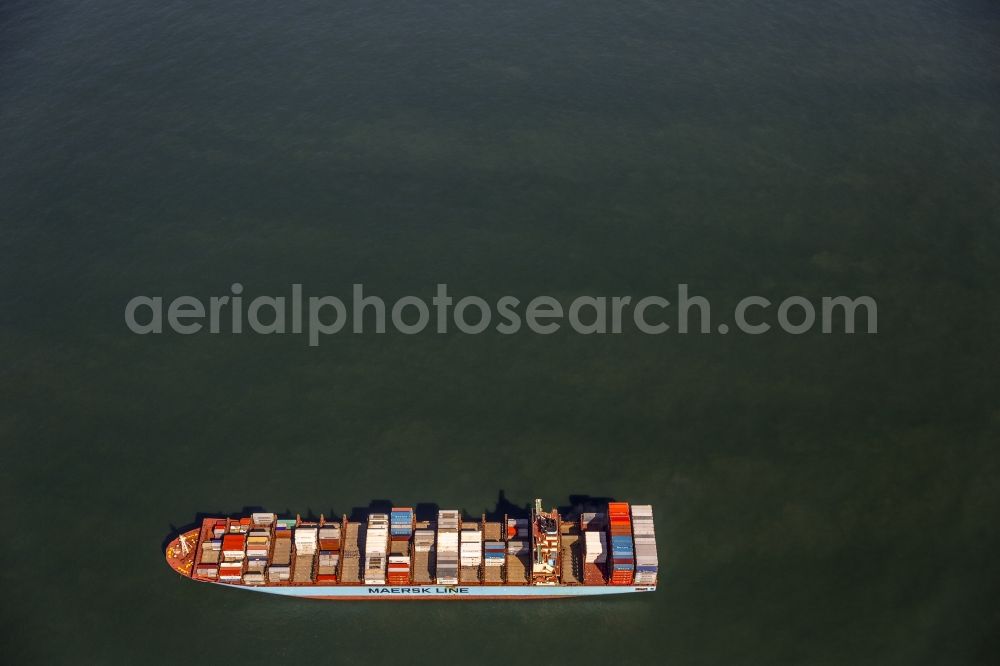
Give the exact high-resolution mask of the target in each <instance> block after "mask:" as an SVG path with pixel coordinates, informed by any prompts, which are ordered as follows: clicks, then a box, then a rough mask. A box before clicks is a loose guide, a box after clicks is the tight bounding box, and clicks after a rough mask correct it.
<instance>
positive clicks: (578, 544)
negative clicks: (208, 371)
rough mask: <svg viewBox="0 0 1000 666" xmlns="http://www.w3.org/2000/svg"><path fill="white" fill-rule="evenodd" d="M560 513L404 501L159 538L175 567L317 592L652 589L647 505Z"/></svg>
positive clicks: (303, 593) (391, 594)
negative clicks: (475, 516)
mask: <svg viewBox="0 0 1000 666" xmlns="http://www.w3.org/2000/svg"><path fill="white" fill-rule="evenodd" d="M601 508H605V510H604V511H601V512H593V513H580V514H579V515H577V516H576V517H575V518H573V519H568V518H567V519H564V518H563V517H562V516H560V514H559V512H558V511H557V510H556V509H552V510H550V511H544V510H543V509H542V501H541V500H535V503H534V508H533V509H532V510H531V511H530V512H529V517H528V518H513V517H508V515H506V514H504V515H503V517H502V518H497V519H495V520H488V519H487V517H486V516H485V515H483V516H482V517H481V518H480V520H478V521H475V520H473V521H470V520H466V519H465V518H464V517H463V515H462V513H461V512H460V511H458V510H441V511H438V512H437V515H436V516H434V518H436V520H417V517H416V515H415V512H414V510H413V509H412V508H409V507H393V508H392V510H391V511H389V512H388V513H374V512H370V513H368V515H367V517H366V518H365V519H364V520H360V521H352V520H348V518H347V516H342V517H341V518H340V520H339V521H338V520H333V521H330V520H327V519H326V518H325V517H324V516H320V518H319V520H318V521H306V520H303V519H302V518H301V516H296V517H295V518H294V519H286V518H278V516H277V515H276V514H273V513H251V514H250V515H249V516H244V517H238V518H204V519H203V520H202V522H201V525H200V526H199V527H196V528H195V529H192V530H190V531H187V532H184V533H183V534H180V535H178V536H177V537H176V538H175V539H174V540H173V541H171V542H170V544H169V545H168V546H167V549H166V559H167V563H168V564H169V565H170V567H171V568H172V569H173V570H174V571H176V572H177V573H178V574H180V575H182V576H184V577H185V578H191V579H192V580H195V581H200V582H206V583H214V584H218V585H226V586H230V587H234V588H238V589H241V590H251V591H254V592H264V593H268V594H280V595H284V596H290V597H303V598H306V599H326V600H362V599H364V600H385V599H448V600H456V599H464V600H471V599H556V598H564V597H585V596H594V595H608V594H622V593H630V592H652V591H655V590H656V579H657V571H658V568H659V560H658V559H657V554H656V534H655V531H654V528H653V509H652V507H651V506H649V505H630V504H629V503H628V502H609V503H607V505H606V507H605V506H603V505H602V506H601Z"/></svg>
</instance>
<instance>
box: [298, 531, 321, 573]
mask: <svg viewBox="0 0 1000 666" xmlns="http://www.w3.org/2000/svg"><path fill="white" fill-rule="evenodd" d="M318 531H319V530H317V528H315V527H297V528H296V529H295V571H294V573H293V574H292V580H293V581H294V582H296V583H308V582H310V581H312V576H313V561H314V560H315V558H316V546H317V541H318V538H317V532H318Z"/></svg>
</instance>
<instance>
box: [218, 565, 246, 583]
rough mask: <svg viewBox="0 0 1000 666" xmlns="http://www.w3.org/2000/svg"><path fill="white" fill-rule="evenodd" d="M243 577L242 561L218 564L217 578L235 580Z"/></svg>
mask: <svg viewBox="0 0 1000 666" xmlns="http://www.w3.org/2000/svg"><path fill="white" fill-rule="evenodd" d="M242 578H243V562H223V563H222V564H220V565H219V580H225V581H229V582H236V581H239V580H240V579H242Z"/></svg>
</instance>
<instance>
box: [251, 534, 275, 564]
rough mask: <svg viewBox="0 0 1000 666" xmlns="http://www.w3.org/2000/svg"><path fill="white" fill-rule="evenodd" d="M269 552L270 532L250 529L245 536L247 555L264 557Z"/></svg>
mask: <svg viewBox="0 0 1000 666" xmlns="http://www.w3.org/2000/svg"><path fill="white" fill-rule="evenodd" d="M270 552H271V534H270V533H269V532H268V531H267V530H260V529H255V530H250V534H249V535H248V536H247V557H251V558H253V557H263V558H266V557H267V556H268V555H269V554H270Z"/></svg>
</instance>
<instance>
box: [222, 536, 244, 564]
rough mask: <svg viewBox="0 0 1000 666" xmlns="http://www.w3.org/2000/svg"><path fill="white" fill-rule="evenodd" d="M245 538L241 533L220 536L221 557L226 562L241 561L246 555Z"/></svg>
mask: <svg viewBox="0 0 1000 666" xmlns="http://www.w3.org/2000/svg"><path fill="white" fill-rule="evenodd" d="M246 548H247V538H246V537H245V536H243V535H242V534H227V535H226V536H224V537H222V558H223V559H224V560H226V561H227V562H242V561H243V558H244V557H246Z"/></svg>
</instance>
